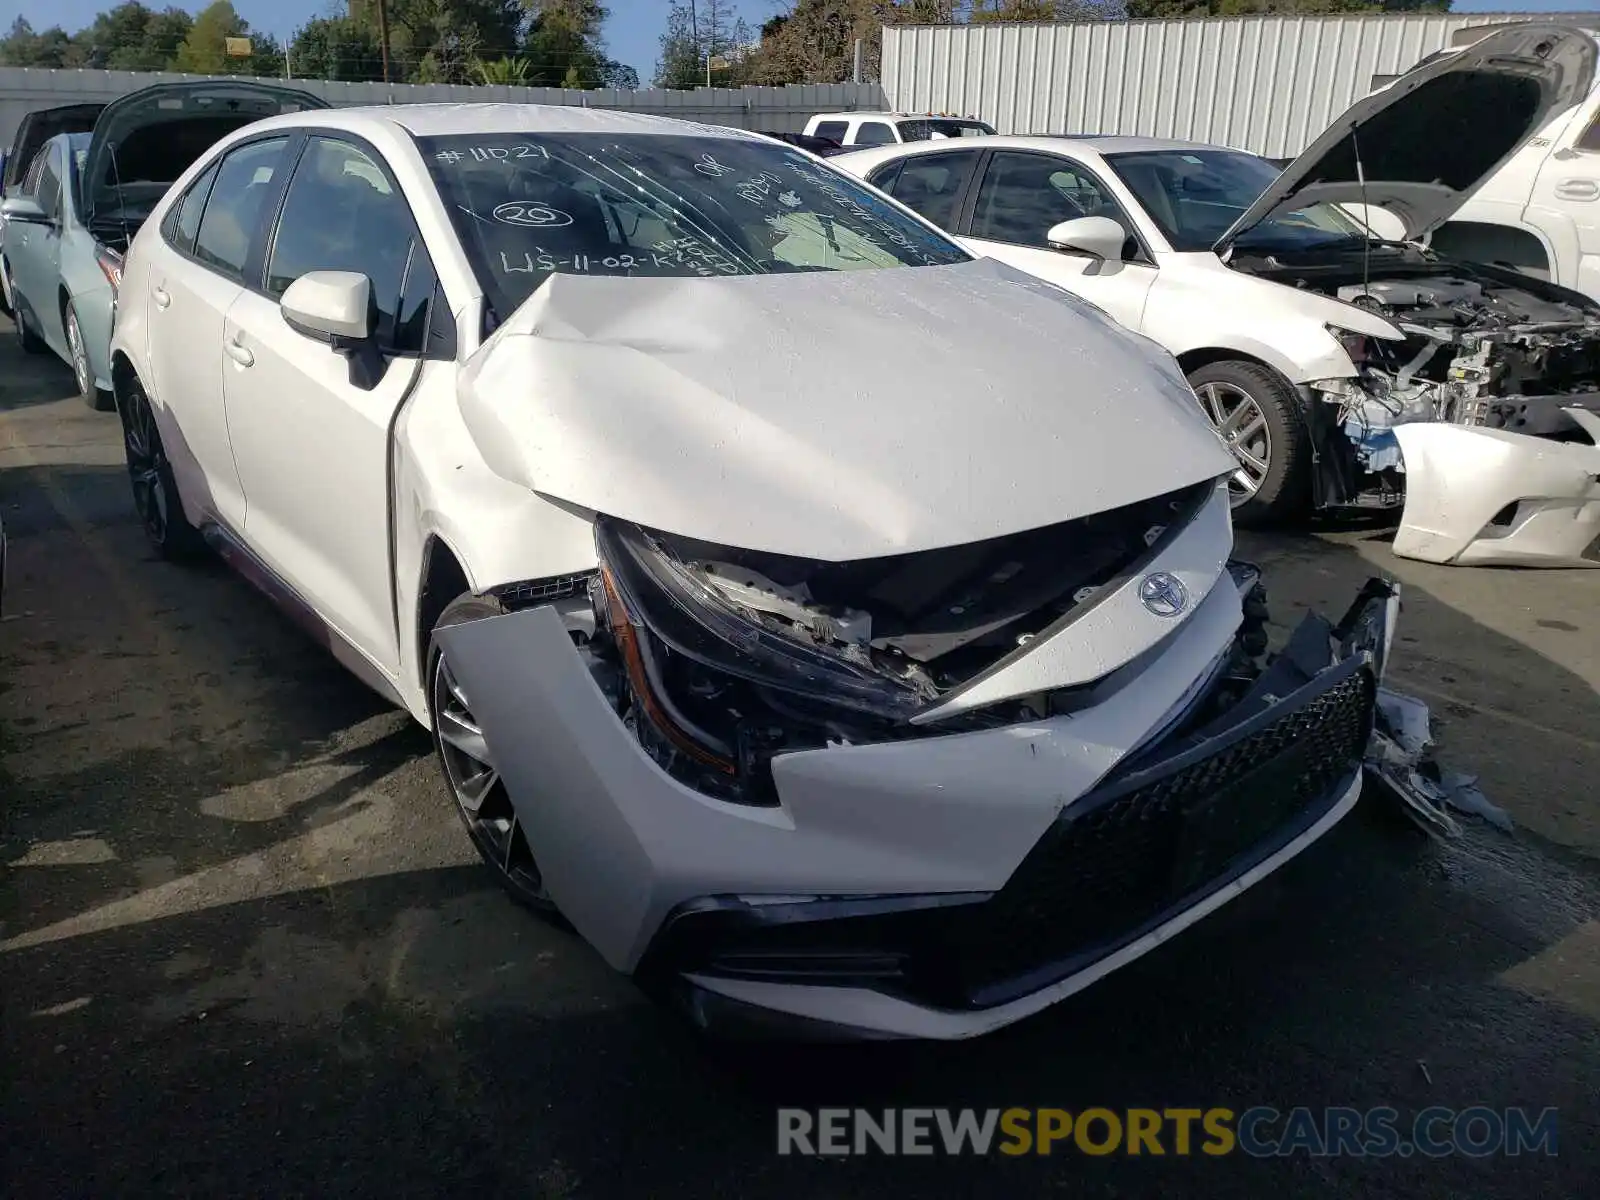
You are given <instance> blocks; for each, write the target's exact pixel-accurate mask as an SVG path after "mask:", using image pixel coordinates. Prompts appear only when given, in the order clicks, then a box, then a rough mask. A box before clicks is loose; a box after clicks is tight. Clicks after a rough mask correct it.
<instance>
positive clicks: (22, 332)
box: [12, 311, 50, 354]
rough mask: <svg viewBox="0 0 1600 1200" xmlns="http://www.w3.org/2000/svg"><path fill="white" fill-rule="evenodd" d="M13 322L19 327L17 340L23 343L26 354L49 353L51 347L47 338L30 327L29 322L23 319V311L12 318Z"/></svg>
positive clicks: (23, 350)
mask: <svg viewBox="0 0 1600 1200" xmlns="http://www.w3.org/2000/svg"><path fill="white" fill-rule="evenodd" d="M12 324H14V325H15V326H16V327H17V341H18V342H20V343H21V344H22V352H23V353H24V354H49V353H50V347H49V345H47V344H46V342H45V340H44V339H43V338H42V337H40V336H39V335H38V334H37V333H35V332H34V331H33V330H31V329H29V328H28V323H27V322H26V321H24V320H23V319H22V313H21V311H18V312H17V314H16V316H15V317H13V318H12Z"/></svg>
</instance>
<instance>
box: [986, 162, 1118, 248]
mask: <svg viewBox="0 0 1600 1200" xmlns="http://www.w3.org/2000/svg"><path fill="white" fill-rule="evenodd" d="M1078 217H1109V218H1111V219H1112V220H1113V221H1115V222H1117V224H1119V225H1121V226H1122V228H1123V230H1124V232H1127V231H1128V230H1129V224H1128V220H1127V218H1126V217H1125V216H1124V215H1123V213H1122V209H1121V208H1120V207H1119V206H1118V205H1117V203H1116V201H1115V200H1113V199H1112V197H1111V195H1110V194H1109V193H1108V192H1107V191H1106V190H1105V188H1104V187H1102V186H1101V184H1100V183H1099V182H1098V181H1097V180H1096V179H1095V178H1094V177H1093V176H1091V175H1089V174H1088V173H1087V172H1086V171H1084V170H1083V168H1081V167H1079V166H1077V165H1076V164H1075V163H1073V162H1071V161H1069V160H1067V159H1063V158H1053V157H1050V156H1047V155H1043V154H1016V153H1007V152H1006V151H1003V150H1002V151H997V152H996V153H995V156H994V157H993V158H992V159H990V160H989V169H988V170H986V171H985V172H984V173H983V182H982V183H980V184H979V185H978V199H977V205H976V206H975V208H974V209H973V213H972V234H971V236H973V237H975V238H985V239H987V240H989V241H993V242H1011V243H1013V244H1015V245H1019V246H1038V247H1040V248H1041V249H1048V248H1049V245H1050V243H1049V242H1048V241H1046V240H1045V234H1047V233H1049V232H1050V229H1051V227H1052V226H1055V225H1058V224H1060V223H1061V222H1062V221H1071V220H1075V219H1077V218H1078Z"/></svg>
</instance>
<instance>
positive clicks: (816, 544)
mask: <svg viewBox="0 0 1600 1200" xmlns="http://www.w3.org/2000/svg"><path fill="white" fill-rule="evenodd" d="M460 389H461V390H460V404H461V412H462V415H463V417H464V418H465V420H466V423H467V426H468V428H469V429H470V430H471V432H472V435H473V438H474V440H475V441H476V443H477V445H478V448H479V450H480V452H481V453H482V454H483V456H484V459H485V460H486V462H487V463H488V465H489V466H490V468H491V469H492V470H494V471H495V472H496V473H498V474H499V475H501V476H502V477H504V478H506V479H508V480H511V481H513V482H517V483H521V484H524V485H526V486H527V487H530V488H532V489H533V490H535V491H537V492H540V493H542V494H544V495H547V496H550V497H551V498H553V499H557V500H561V501H565V502H567V503H569V504H571V505H574V506H576V507H579V508H582V509H587V510H591V511H594V512H601V513H609V514H611V515H612V516H616V517H621V518H625V519H627V520H631V521H637V522H639V523H640V524H643V525H647V526H652V527H654V528H658V529H663V530H666V531H668V532H672V533H678V534H683V535H686V536H689V537H694V538H699V539H703V540H706V541H711V542H717V543H720V544H723V545H729V546H738V547H743V548H746V549H752V550H766V551H771V552H774V553H780V554H792V555H797V556H802V557H807V558H819V559H827V560H832V561H842V560H848V559H856V558H869V557H874V556H878V555H885V554H895V553H905V552H910V551H915V550H924V549H931V548H934V547H939V546H952V545H958V544H962V543H966V542H972V541H977V540H980V539H983V538H990V537H997V536H999V535H1002V534H1006V533H1013V532H1017V531H1019V530H1024V529H1033V528H1038V527H1042V526H1045V525H1050V524H1054V523H1056V522H1060V521H1066V520H1070V519H1073V518H1076V517H1081V516H1087V515H1089V514H1092V513H1096V512H1101V511H1104V510H1106V509H1111V508H1116V507H1118V506H1120V505H1124V504H1128V503H1131V502H1133V501H1135V500H1142V499H1145V498H1148V497H1151V496H1156V495H1161V494H1163V493H1165V492H1169V491H1173V490H1175V489H1177V488H1180V487H1184V486H1186V485H1189V484H1193V483H1198V482H1200V481H1201V480H1204V479H1208V478H1214V477H1216V476H1219V475H1223V474H1226V473H1227V472H1228V471H1230V470H1231V469H1233V467H1234V462H1233V459H1232V456H1231V455H1230V454H1229V453H1228V452H1227V450H1226V449H1225V448H1224V447H1223V445H1222V443H1221V441H1220V440H1219V439H1218V437H1217V436H1216V434H1215V433H1213V432H1212V430H1211V428H1210V426H1209V425H1208V424H1207V423H1206V421H1205V419H1204V418H1203V417H1202V416H1201V415H1200V411H1199V406H1198V405H1197V404H1196V402H1195V400H1194V397H1193V394H1192V393H1191V392H1190V390H1189V387H1188V385H1187V383H1185V382H1184V379H1183V376H1182V374H1181V372H1180V371H1179V370H1178V367H1177V364H1176V363H1175V362H1174V361H1173V360H1172V359H1171V358H1170V357H1169V356H1168V355H1166V354H1165V353H1164V352H1163V351H1161V350H1159V349H1157V348H1156V347H1155V346H1154V343H1152V342H1150V341H1148V340H1147V339H1145V338H1142V337H1140V336H1138V335H1137V334H1133V333H1129V332H1128V331H1127V330H1125V329H1123V328H1122V327H1121V326H1119V325H1117V324H1116V323H1115V322H1113V321H1112V320H1111V319H1110V318H1108V317H1106V316H1104V315H1103V314H1101V313H1100V312H1099V311H1098V310H1096V309H1093V308H1091V307H1089V306H1087V305H1085V304H1083V303H1081V302H1080V301H1077V300H1075V299H1073V298H1071V297H1069V296H1068V295H1067V294H1066V293H1064V292H1062V291H1061V290H1059V289H1057V288H1054V287H1052V286H1051V285H1049V284H1046V283H1043V282H1041V281H1039V280H1037V279H1035V278H1033V277H1032V276H1028V275H1024V274H1022V273H1021V272H1019V271H1015V270H1013V269H1012V268H1010V267H1007V266H1005V265H1004V264H1002V263H999V262H995V261H993V260H989V259H982V260H975V261H972V262H967V263H960V264H957V265H954V266H946V267H905V268H899V269H890V270H876V271H854V272H827V273H821V272H819V273H815V274H786V275H781V276H774V275H763V276H747V277H741V278H728V279H619V278H595V277H589V276H577V275H554V276H552V277H551V278H550V279H549V280H548V281H547V282H546V283H545V284H544V286H542V287H541V288H540V289H539V290H538V291H537V292H535V293H534V294H533V296H531V297H530V298H529V299H528V301H527V302H526V303H525V304H524V305H523V306H522V308H520V309H519V310H518V311H517V312H516V313H515V314H514V315H513V316H512V318H511V319H510V320H509V321H508V322H507V323H506V324H505V325H504V326H502V327H501V328H500V329H499V330H498V331H496V333H495V335H494V336H493V337H492V338H491V339H490V340H489V341H488V342H487V343H485V345H484V346H483V347H482V348H481V349H480V350H479V351H478V352H477V353H476V354H475V355H474V356H473V358H472V359H471V361H470V362H469V363H468V364H467V368H466V370H465V371H463V373H462V376H461V383H460Z"/></svg>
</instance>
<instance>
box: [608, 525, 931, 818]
mask: <svg viewBox="0 0 1600 1200" xmlns="http://www.w3.org/2000/svg"><path fill="white" fill-rule="evenodd" d="M595 547H596V550H597V552H598V556H599V560H600V573H599V575H598V577H597V578H596V579H595V580H594V582H593V583H592V584H591V585H590V595H591V599H592V601H593V604H594V609H595V622H596V630H597V633H598V634H600V635H605V636H601V637H597V639H596V648H597V651H599V652H600V653H609V654H611V655H612V656H613V659H612V662H611V663H610V664H609V665H610V666H612V667H614V668H615V669H616V670H617V671H618V672H619V673H620V675H621V676H622V678H621V679H619V680H618V681H617V683H618V684H619V685H620V684H622V683H623V682H625V683H626V690H625V691H624V690H623V689H622V688H621V687H620V686H619V687H617V688H616V689H615V692H616V694H617V696H618V697H619V698H621V699H622V701H623V702H622V704H621V707H622V708H623V710H624V719H625V720H626V721H627V722H628V724H629V725H630V727H632V728H633V729H634V731H635V733H636V734H637V735H638V737H639V739H640V742H641V743H642V744H643V745H644V747H645V749H646V750H647V751H649V752H650V753H651V755H652V757H654V758H655V759H656V761H657V762H658V763H659V764H660V765H662V766H663V767H664V768H665V769H667V771H668V772H669V773H670V774H672V775H674V776H675V777H677V778H679V779H680V780H681V781H683V782H685V783H688V784H690V785H691V786H694V787H696V788H698V789H699V790H701V791H705V792H708V793H709V794H712V795H715V796H718V797H719V798H722V799H729V800H737V801H740V802H744V803H769V804H770V803H776V795H775V792H774V790H773V787H772V782H771V776H770V771H769V770H768V763H769V762H770V759H771V757H772V755H773V754H774V753H777V752H779V751H783V750H793V749H803V748H810V747H814V746H820V745H825V744H827V743H828V742H829V741H830V740H833V739H835V738H840V737H848V736H849V735H848V734H846V733H844V732H842V731H843V730H844V729H846V728H855V729H859V728H861V727H862V726H870V725H875V724H884V723H894V722H899V721H903V720H904V719H905V718H907V717H909V716H910V715H911V714H912V713H914V712H916V711H917V710H918V709H920V708H921V707H923V706H924V705H925V704H926V703H927V702H928V699H929V696H928V695H926V694H925V692H924V691H923V690H921V689H919V688H918V687H917V686H916V684H915V683H914V682H913V681H911V680H909V679H908V680H901V679H897V678H895V677H894V676H892V675H890V674H886V673H884V672H881V671H878V670H875V669H874V668H873V667H872V666H871V664H870V663H869V662H867V661H866V660H865V659H862V660H861V661H852V660H851V658H850V657H849V655H848V652H847V651H845V650H841V649H840V648H839V647H836V646H824V645H820V644H817V643H815V642H808V641H807V640H804V639H803V638H802V637H801V636H799V635H797V634H794V633H791V632H788V631H786V629H785V627H784V625H783V623H782V622H781V621H780V620H777V619H775V618H771V617H766V616H763V614H760V613H757V612H753V611H749V610H741V609H740V608H739V607H736V606H735V605H734V604H732V603H731V602H730V601H729V600H728V599H727V598H726V597H725V595H723V594H721V593H719V592H717V591H716V590H714V589H713V588H712V587H710V586H708V585H707V584H706V583H705V582H704V580H703V579H702V578H701V577H699V576H698V575H696V574H695V573H694V572H692V571H690V570H689V569H688V567H687V566H686V564H685V563H684V562H683V561H681V560H680V559H679V558H678V557H677V556H676V555H674V554H673V553H672V551H671V550H670V549H669V548H668V546H667V545H666V543H665V541H664V540H663V539H662V538H660V537H657V536H656V535H654V534H652V533H651V532H650V531H648V530H645V529H642V528H641V527H639V526H637V525H633V524H630V523H627V522H622V521H616V520H613V519H611V518H608V517H601V518H600V519H599V520H598V521H597V522H596V524H595ZM730 556H731V555H730ZM602 686H603V687H604V684H603V685H602Z"/></svg>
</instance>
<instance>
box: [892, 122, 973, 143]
mask: <svg viewBox="0 0 1600 1200" xmlns="http://www.w3.org/2000/svg"><path fill="white" fill-rule="evenodd" d="M993 133H994V129H993V128H992V127H991V126H988V125H985V124H984V123H983V122H982V121H965V120H952V119H951V118H948V117H919V118H917V119H916V120H914V121H901V122H900V137H901V138H902V139H903V140H905V141H908V142H926V141H931V140H932V139H934V138H960V137H984V136H987V135H992V134H993Z"/></svg>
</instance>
